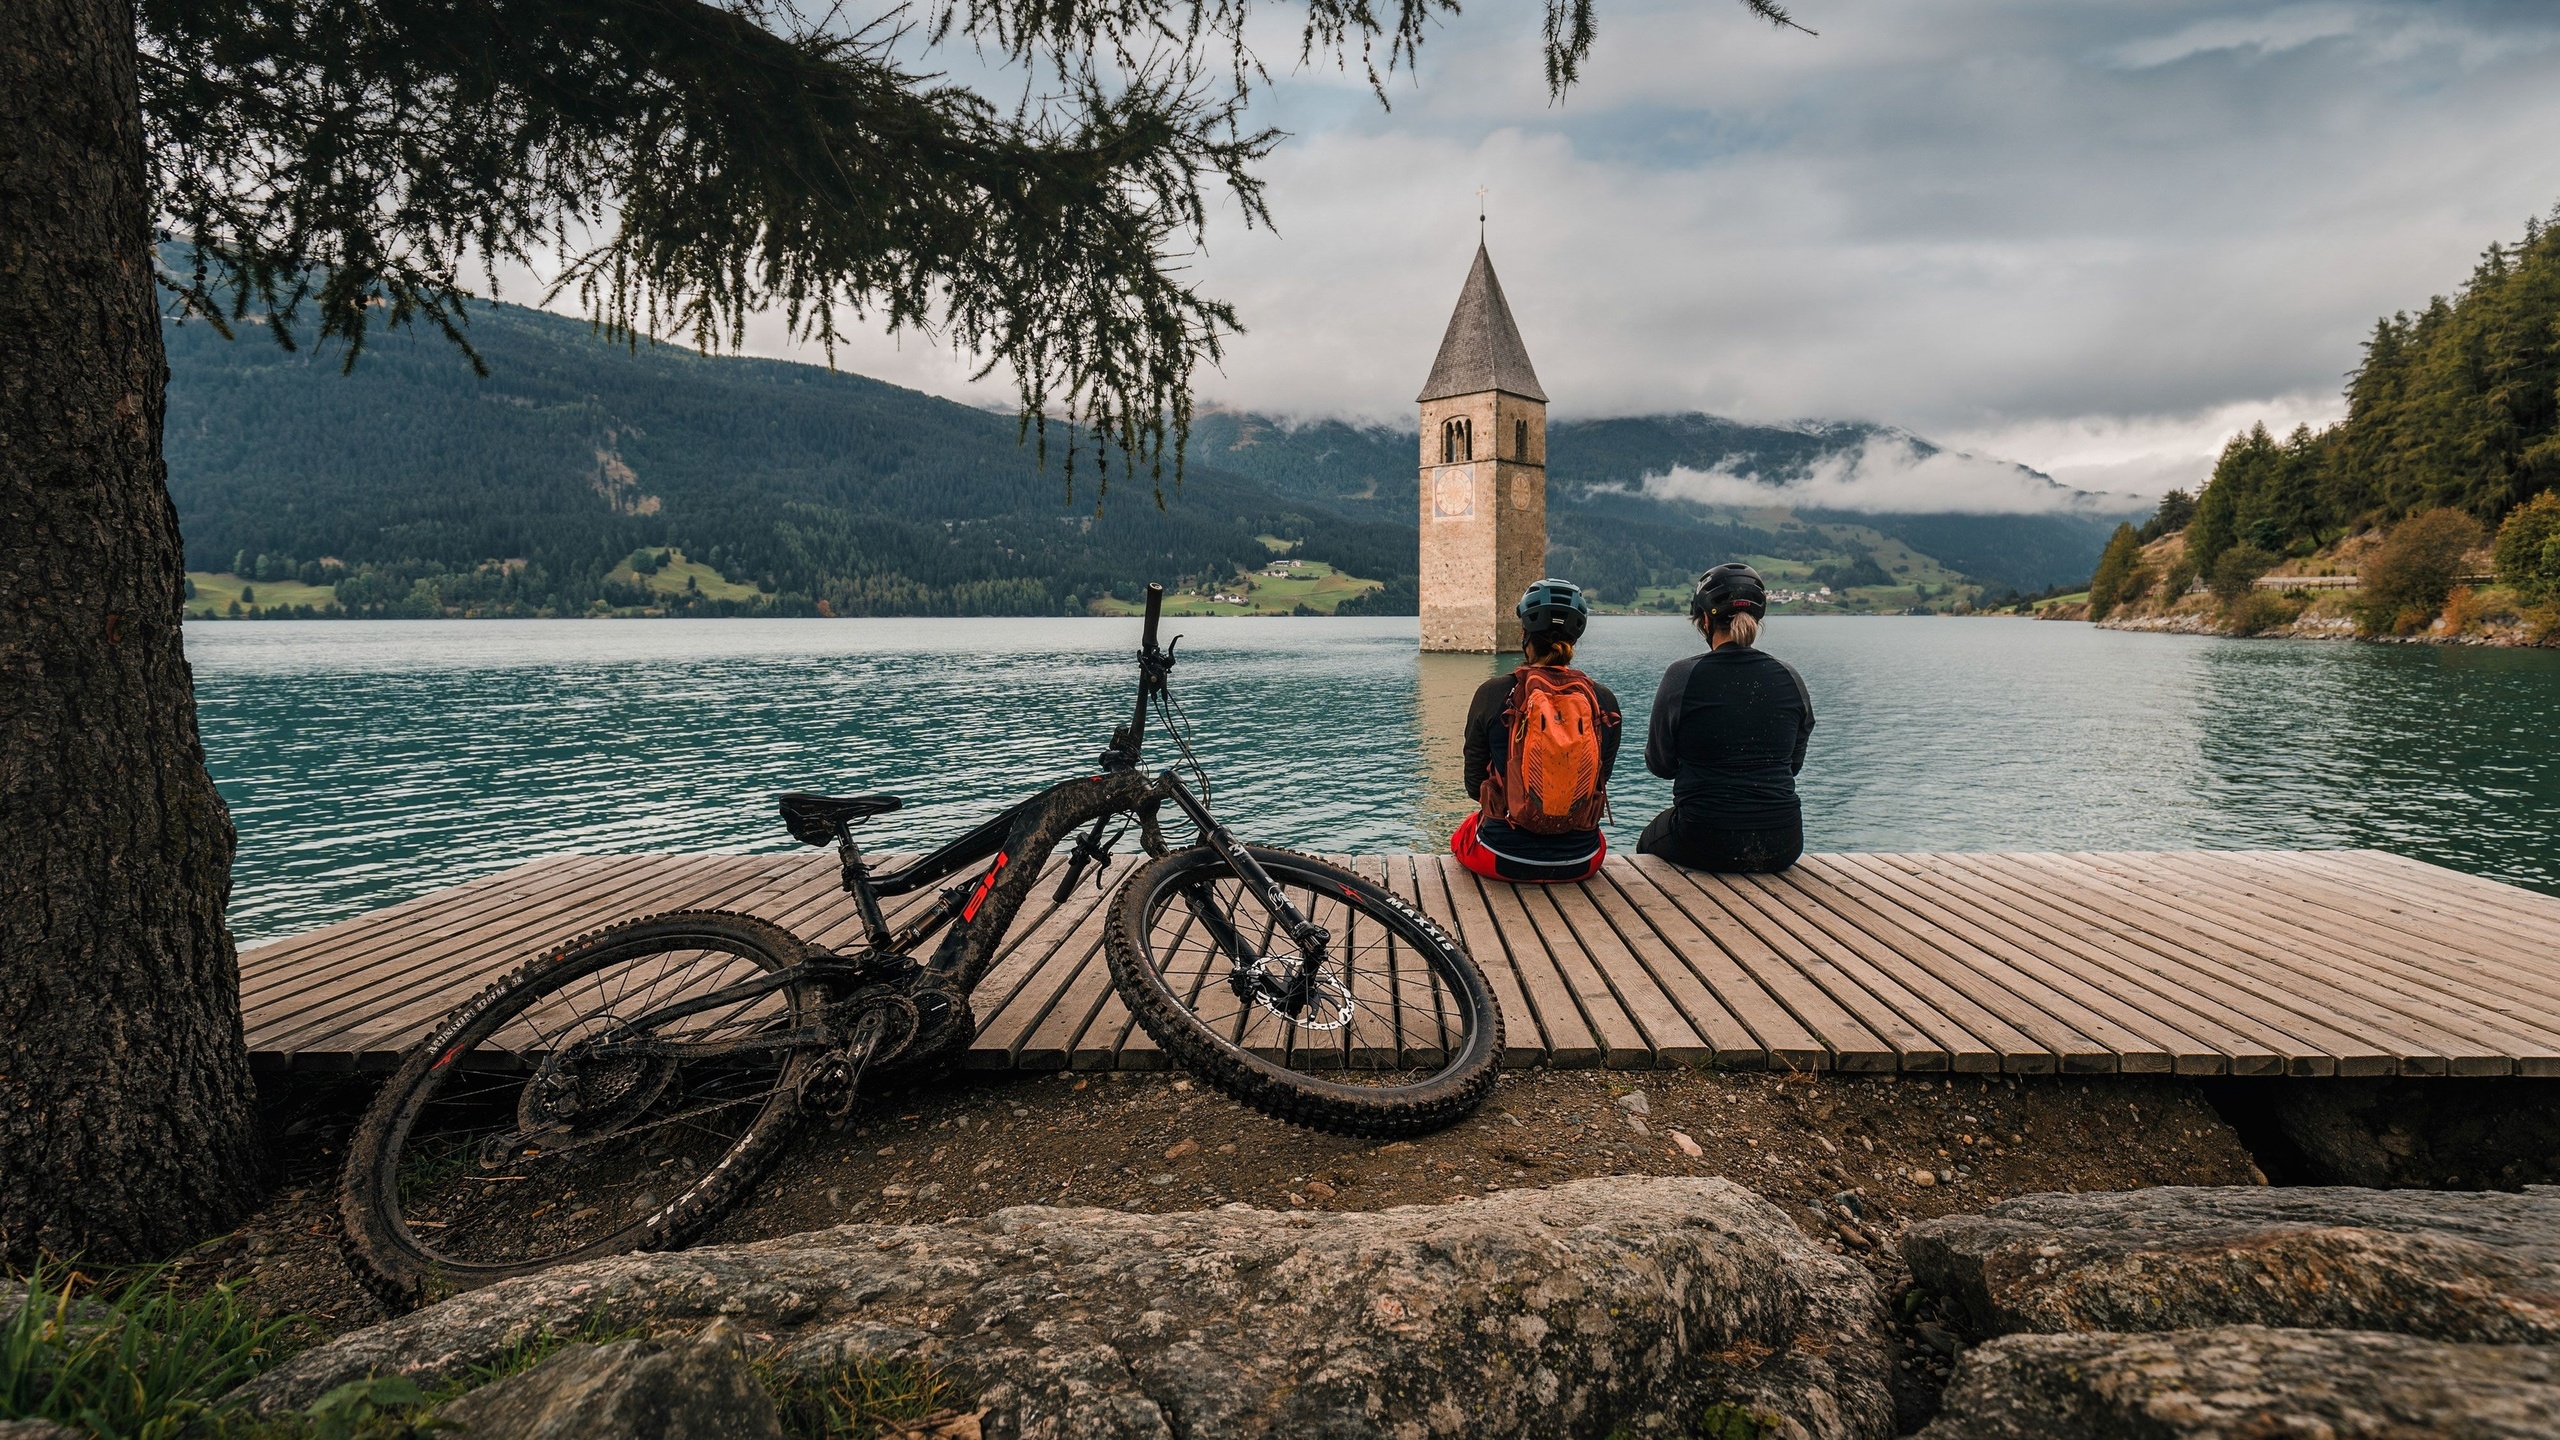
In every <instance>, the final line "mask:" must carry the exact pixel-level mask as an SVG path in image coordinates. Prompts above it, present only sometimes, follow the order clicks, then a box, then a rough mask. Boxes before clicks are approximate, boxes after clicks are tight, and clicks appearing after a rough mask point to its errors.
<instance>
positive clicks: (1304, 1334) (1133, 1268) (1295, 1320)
mask: <svg viewBox="0 0 2560 1440" xmlns="http://www.w3.org/2000/svg"><path fill="white" fill-rule="evenodd" d="M1899 1248H1900V1252H1901V1256H1902V1258H1903V1260H1904V1261H1905V1262H1906V1263H1907V1265H1908V1267H1909V1283H1908V1285H1907V1287H1905V1288H1903V1289H1901V1290H1900V1291H1899V1293H1898V1294H1896V1293H1893V1291H1892V1287H1890V1286H1887V1285H1883V1284H1880V1283H1879V1281H1878V1278H1877V1277H1876V1275H1875V1274H1873V1273H1871V1271H1870V1270H1869V1269H1868V1268H1867V1267H1864V1266H1861V1265H1859V1264H1857V1263H1855V1262H1853V1261H1850V1260H1848V1259H1846V1258H1844V1257H1843V1256H1841V1255H1839V1254H1837V1253H1835V1252H1834V1251H1833V1250H1831V1249H1830V1248H1828V1247H1827V1246H1824V1245H1820V1244H1817V1243H1814V1242H1813V1241H1811V1240H1809V1239H1808V1238H1807V1237H1806V1235H1805V1233H1804V1232H1803V1231H1802V1230H1801V1229H1800V1228H1799V1227H1798V1225H1797V1224H1796V1223H1795V1222H1794V1221H1793V1220H1791V1219H1790V1218H1789V1217H1788V1216H1787V1214H1786V1213H1785V1212H1783V1211H1781V1210H1779V1209H1778V1208H1777V1207H1775V1206H1773V1205H1771V1204H1769V1203H1768V1202H1767V1201H1765V1200H1763V1199H1761V1198H1760V1197H1759V1196H1757V1195H1755V1194H1753V1193H1752V1192H1751V1191H1749V1190H1748V1189H1745V1188H1744V1187H1742V1186H1739V1185H1736V1184H1733V1183H1732V1182H1730V1181H1726V1180H1722V1179H1716V1178H1705V1177H1694V1178H1674V1177H1638V1176H1617V1177H1608V1178H1602V1179H1589V1180H1578V1181H1574V1182H1571V1183H1567V1184H1563V1185H1558V1186H1555V1187H1552V1188H1549V1189H1544V1190H1512V1191H1504V1192H1501V1193H1499V1194H1495V1195H1490V1196H1486V1197H1483V1198H1480V1199H1469V1200H1465V1201H1460V1202H1453V1203H1449V1204H1441V1205H1412V1206H1401V1207H1397V1208H1394V1209H1389V1210H1382V1211H1374V1212H1357V1211H1353V1212H1337V1213H1311V1212H1305V1211H1298V1212H1288V1211H1273V1210H1265V1209H1257V1208H1254V1207H1251V1206H1246V1205H1228V1206H1225V1207H1222V1208H1219V1209H1214V1210H1199V1211H1187V1212H1177V1213H1170V1214H1154V1215H1149V1214H1130V1213H1124V1212H1117V1211H1108V1210H1099V1209H1070V1208H1055V1207H1045V1206H1023V1207H1017V1208H1013V1209H1008V1210H1003V1211H999V1212H997V1213H995V1214H992V1215H989V1216H985V1217H983V1218H979V1219H970V1220H957V1221H949V1222H944V1223H939V1224H912V1225H859V1224H857V1225H842V1226H836V1227H832V1228H830V1229H826V1230H820V1231H815V1232H811V1233H809V1234H805V1235H796V1236H791V1237H787V1238H783V1239H776V1240H768V1241H762V1242H758V1243H754V1244H747V1245H725V1246H710V1247H705V1248H702V1249H697V1250H692V1251H686V1252H681V1253H675V1254H666V1255H630V1256H622V1257H617V1258H614V1259H609V1260H601V1261H595V1262H591V1263H588V1264H583V1265H577V1266H569V1267H564V1268H562V1269H559V1270H555V1271H552V1272H549V1273H547V1274H544V1275H541V1276H536V1277H531V1278H528V1279H523V1280H516V1281H510V1282H507V1283H504V1284H501V1285H496V1286H492V1287H490V1288H489V1289H487V1290H484V1291H479V1292H476V1293H473V1294H469V1295H464V1296H460V1297H457V1298H454V1299H451V1300H447V1301H445V1302H443V1303H441V1304H439V1305H435V1306H432V1307H429V1308H427V1309H424V1310H421V1311H418V1312H416V1313H415V1314H411V1315H407V1316H403V1317H401V1318H399V1319H396V1320H392V1321H389V1322H387V1323H385V1324H381V1325H377V1326H374V1327H371V1328H369V1329H366V1330H362V1331H358V1332H356V1333H354V1334H350V1335H347V1336H344V1337H342V1338H340V1339H338V1340H336V1341H333V1342H331V1343H329V1344H326V1345H323V1346H321V1347H319V1348H317V1349H315V1350H312V1351H309V1352H306V1353H305V1354H303V1355H301V1356H299V1357H297V1358H295V1359H293V1360H291V1361H289V1362H287V1363H286V1364H284V1365H283V1366H280V1367H278V1368H277V1369H275V1370H272V1371H269V1372H268V1373H267V1374H265V1375H263V1376H261V1377H260V1378H259V1379H257V1380H256V1381H253V1382H251V1384H250V1385H249V1386H248V1387H246V1389H245V1390H244V1391H243V1392H241V1393H240V1394H239V1396H238V1398H239V1399H241V1400H244V1401H247V1402H249V1403H251V1404H252V1405H254V1406H255V1407H256V1409H257V1410H258V1411H259V1412H261V1413H264V1414H268V1415H275V1414H279V1413H283V1412H287V1411H290V1410H293V1409H295V1408H297V1407H301V1406H306V1405H309V1404H310V1403H311V1402H312V1401H313V1400H315V1399H316V1398H318V1397H320V1396H322V1395H325V1394H327V1393H329V1392H330V1391H331V1390H332V1389H333V1388H335V1387H338V1386H341V1385H344V1384H346V1383H348V1382H351V1381H364V1380H368V1379H371V1378H375V1377H381V1376H386V1375H397V1376H407V1377H410V1378H412V1379H414V1380H416V1381H418V1382H419V1383H421V1384H425V1385H433V1384H435V1383H437V1382H440V1381H449V1380H453V1379H455V1378H457V1377H463V1376H468V1375H470V1374H473V1373H475V1372H482V1373H485V1372H487V1371H488V1370H490V1369H491V1368H493V1367H497V1366H499V1364H500V1362H501V1361H502V1360H503V1359H504V1357H505V1356H506V1355H508V1354H509V1353H511V1352H512V1351H515V1350H518V1349H520V1348H521V1347H523V1346H524V1345H525V1344H526V1343H527V1342H528V1340H529V1339H530V1338H532V1337H536V1336H539V1335H542V1334H544V1333H547V1332H548V1333H569V1332H570V1331H573V1330H575V1329H577V1328H578V1327H580V1326H582V1325H592V1324H594V1323H595V1321H596V1320H597V1318H598V1317H600V1316H605V1317H610V1318H611V1319H612V1320H613V1321H614V1322H615V1323H617V1324H618V1325H620V1326H623V1327H627V1328H629V1329H631V1330H633V1331H636V1332H642V1333H634V1334H632V1335H630V1337H629V1338H625V1339H620V1340H615V1341H611V1342H609V1343H605V1344H573V1345H570V1346H568V1347H566V1348H565V1349H562V1350H560V1351H559V1352H558V1353H557V1354H555V1355H553V1356H551V1358H549V1359H547V1360H545V1361H544V1362H542V1363H541V1364H539V1365H537V1366H535V1367H534V1368H532V1369H530V1370H528V1371H525V1372H523V1373H521V1374H517V1375H513V1376H511V1377H509V1378H506V1379H502V1380H498V1381H496V1382H494V1383H492V1384H489V1385H487V1386H484V1387H481V1388H479V1389H477V1390H474V1391H472V1392H470V1393H468V1394H466V1395H464V1396H463V1397H462V1398H461V1399H460V1400H457V1401H454V1402H452V1403H451V1404H449V1405H447V1406H446V1408H445V1410H444V1418H445V1419H446V1420H447V1421H449V1422H451V1423H453V1424H454V1425H455V1426H457V1427H458V1428H456V1429H453V1430H451V1431H448V1432H446V1433H449V1434H453V1435H457V1436H460V1437H463V1440H470V1437H474V1436H493V1437H494V1436H519V1435H528V1436H529V1435H542V1436H549V1435H564V1436H565V1435H582V1436H593V1437H597V1440H621V1437H629V1440H641V1437H644V1436H645V1437H650V1440H692V1437H709V1436H754V1437H758V1440H765V1437H772V1440H781V1437H782V1436H784V1435H785V1434H787V1433H789V1432H787V1431H786V1430H785V1429H784V1428H783V1427H782V1424H781V1421H780V1419H779V1418H778V1417H777V1413H776V1410H775V1406H774V1402H773V1400H772V1399H771V1398H769V1396H770V1394H771V1393H772V1387H773V1385H774V1383H775V1377H777V1376H779V1377H783V1378H784V1379H786V1380H790V1381H794V1382H807V1381H810V1380H812V1379H823V1377H825V1376H827V1375H831V1374H841V1373H844V1372H845V1370H846V1367H847V1366H849V1365H854V1364H857V1363H859V1364H864V1365H874V1366H876V1365H880V1364H908V1365H923V1366H928V1367H931V1368H932V1370H933V1371H934V1372H935V1373H936V1374H937V1375H939V1376H941V1377H942V1378H943V1379H944V1380H946V1381H947V1382H948V1384H949V1387H950V1393H951V1394H952V1395H954V1396H955V1397H958V1403H956V1404H955V1405H953V1406H951V1407H949V1408H947V1409H946V1410H944V1411H942V1412H939V1413H938V1414H937V1415H936V1416H933V1417H929V1419H928V1420H924V1421H918V1422H915V1423H916V1427H917V1428H913V1429H910V1430H907V1431H903V1432H898V1431H890V1432H884V1433H904V1434H909V1435H917V1436H922V1435H939V1436H945V1437H956V1436H962V1435H967V1436H977V1437H980V1440H1030V1437H1039V1440H1050V1437H1061V1440H1063V1437H1070V1436H1072V1437H1083V1436H1103V1437H1122V1436H1126V1437H1139V1436H1144V1437H1163V1440H1174V1437H1185V1440H1210V1437H1264V1436H1270V1437H1282V1436H1297V1435H1326V1436H1341V1437H1378V1440H1429V1437H1438V1436H1461V1435H1463V1436H1486V1437H1494V1436H1522V1437H1528V1436H1558V1437H1561V1436H1588V1437H1593V1440H1600V1437H1612V1440H1635V1437H1650V1436H1661V1437H1671V1436H1710V1437H1714V1440H1729V1437H1748V1440H1778V1437H1784V1440H1883V1437H1886V1436H1890V1435H1895V1434H1912V1433H1917V1434H1919V1435H1921V1436H1923V1437H1924V1440H2011V1437H2027V1436H2093V1437H2114V1436H2126V1437H2133V1436H2142V1437H2181V1440H2184V1437H2193V1440H2207V1437H2215V1440H2221V1437H2229V1440H2239V1437H2277V1436H2284V1437H2293V1436H2302V1437H2310V1436H2328V1437H2358V1436H2370V1437H2383V1436H2415V1435H2443V1436H2463V1437H2492V1440H2508V1437H2517V1440H2521V1437H2526V1436H2549V1435H2551V1434H2554V1433H2560V1189H2555V1188H2553V1187H2543V1186H2535V1187H2528V1188H2526V1189H2525V1190H2524V1191H2523V1192H2522V1193H2499V1192H2486V1193H2446V1192H2436V1191H2391V1190H2373V1189H2361V1188H2352V1187H2305V1188H2295V1189H2282V1188H2272V1189H2271V1188H2263V1187H2255V1186H2233V1187H2212V1186H2206V1187H2163V1188H2158V1189H2150V1190H2135V1191H2123V1192H2113V1193H2106V1194H2077V1195H2053V1194H2048V1195H2029V1196H2022V1197H2020V1198H2017V1199H2014V1200H2009V1201H2005V1202H2002V1203H2000V1204H1997V1205H1994V1206H1992V1207H1990V1208H1989V1209H1988V1210H1986V1211H1984V1212H1982V1213H1979V1214H1972V1215H1949V1216H1945V1217H1942V1218H1938V1219H1933V1220H1924V1221H1920V1222H1918V1223H1915V1224H1913V1225H1911V1226H1910V1227H1908V1228H1907V1229H1906V1230H1904V1231H1903V1233H1902V1234H1901V1236H1900V1239H1899ZM1922 1309H1928V1310H1932V1311H1933V1312H1934V1313H1937V1314H1940V1315H1943V1316H1945V1317H1946V1324H1945V1325H1943V1326H1940V1325H1935V1324H1924V1325H1922V1326H1921V1327H1919V1333H1920V1338H1921V1343H1924V1344H1927V1345H1930V1346H1933V1347H1943V1348H1945V1349H1947V1350H1949V1351H1951V1352H1952V1353H1953V1355H1954V1357H1955V1364H1954V1371H1953V1377H1952V1380H1951V1382H1950V1383H1949V1384H1947V1386H1946V1387H1945V1389H1944V1392H1943V1395H1934V1394H1933V1395H1928V1396H1923V1397H1919V1398H1918V1400H1917V1401H1916V1403H1915V1400H1914V1399H1913V1397H1910V1396H1907V1395H1897V1394H1896V1393H1895V1386H1894V1383H1893V1378H1892V1377H1893V1376H1894V1374H1895V1372H1896V1369H1897V1365H1898V1361H1899V1359H1900V1358H1901V1356H1900V1352H1901V1351H1902V1349H1903V1348H1904V1347H1905V1346H1907V1345H1908V1344H1909V1343H1910V1341H1909V1339H1908V1332H1909V1327H1907V1326H1904V1325H1901V1324H1899V1323H1897V1321H1896V1319H1895V1317H1896V1315H1897V1314H1904V1315H1907V1314H1910V1313H1912V1312H1914V1311H1918V1310H1922ZM757 1377H761V1379H758V1378H757ZM635 1396H639V1397H644V1398H645V1399H646V1401H647V1403H646V1404H642V1403H639V1402H637V1401H635V1400H634V1399H633V1397H635Z"/></svg>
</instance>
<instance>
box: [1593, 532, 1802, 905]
mask: <svg viewBox="0 0 2560 1440" xmlns="http://www.w3.org/2000/svg"><path fill="white" fill-rule="evenodd" d="M1767 608H1768V590H1767V588H1766V587H1765V586H1763V585H1762V584H1761V583H1760V572H1758V571H1756V570H1754V569H1752V568H1751V567H1750V566H1748V565H1744V564H1741V563H1739V562H1736V563H1734V564H1729V565H1719V566H1717V567H1716V568H1714V569H1713V570H1710V571H1708V572H1707V573H1706V574H1705V575H1702V576H1700V577H1699V579H1698V589H1697V593H1696V594H1695V595H1693V596H1692V597H1690V600H1689V621H1690V623H1691V624H1693V625H1696V626H1697V627H1698V633H1699V634H1701V635H1704V636H1705V637H1706V639H1707V649H1706V652H1705V653H1704V654H1699V655H1692V656H1690V657H1689V658H1688V659H1686V660H1680V661H1675V662H1674V663H1673V664H1672V666H1671V668H1670V669H1669V670H1666V671H1664V672H1663V675H1662V688H1661V689H1660V690H1658V691H1656V692H1655V694H1654V697H1653V723H1652V725H1651V727H1650V728H1649V729H1648V730H1647V732H1646V734H1645V741H1644V768H1646V769H1647V770H1650V771H1652V772H1653V773H1654V774H1656V775H1659V776H1661V777H1662V778H1663V779H1665V780H1668V781H1670V782H1671V808H1670V809H1668V810H1665V811H1663V812H1662V813H1661V814H1659V815H1656V816H1655V817H1653V822H1652V823H1651V824H1649V825H1647V826H1645V827H1644V833H1643V834H1642V835H1641V836H1639V837H1637V839H1636V853H1637V854H1639V855H1659V856H1661V857H1663V858H1664V859H1666V860H1669V861H1671V862H1673V863H1674V864H1678V865H1685V866H1687V867H1688V868H1690V869H1692V870H1721V871H1732V872H1745V873H1749V872H1764V873H1767V872H1775V871H1779V870H1784V869H1786V868H1787V867H1788V866H1790V865H1793V864H1794V863H1796V857H1797V856H1799V855H1802V854H1803V853H1804V811H1803V808H1802V806H1801V805H1799V804H1798V802H1797V800H1796V772H1798V771H1800V770H1802V769H1803V768H1804V751H1805V742H1806V741H1807V740H1808V739H1810V738H1811V737H1812V735H1813V696H1812V694H1811V692H1809V691H1807V690H1806V689H1805V688H1804V677H1803V676H1801V675H1798V674H1797V673H1796V672H1795V667H1794V666H1792V665H1789V664H1788V663H1787V662H1785V661H1784V660H1780V659H1779V658H1777V657H1776V656H1774V655H1770V654H1767V653H1764V652H1763V651H1760V650H1758V649H1755V648H1754V645H1755V643H1756V642H1757V641H1758V640H1759V638H1760V621H1761V617H1762V616H1763V615H1764V614H1766V613H1767Z"/></svg>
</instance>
